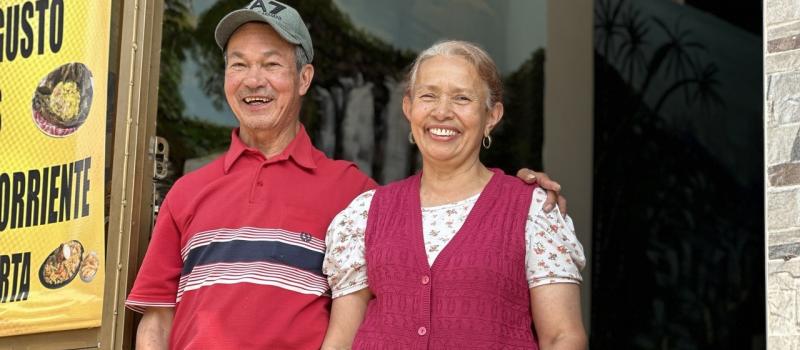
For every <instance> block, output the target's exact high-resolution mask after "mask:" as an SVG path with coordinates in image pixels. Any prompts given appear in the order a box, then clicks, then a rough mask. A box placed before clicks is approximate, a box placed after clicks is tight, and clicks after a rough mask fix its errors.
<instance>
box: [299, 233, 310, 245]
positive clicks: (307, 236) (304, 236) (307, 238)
mask: <svg viewBox="0 0 800 350" xmlns="http://www.w3.org/2000/svg"><path fill="white" fill-rule="evenodd" d="M300 239H301V240H302V241H303V242H306V243H308V242H311V234H310V233H306V232H302V233H300Z"/></svg>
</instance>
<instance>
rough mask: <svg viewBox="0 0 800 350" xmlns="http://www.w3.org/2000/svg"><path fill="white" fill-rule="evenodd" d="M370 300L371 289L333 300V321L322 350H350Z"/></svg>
mask: <svg viewBox="0 0 800 350" xmlns="http://www.w3.org/2000/svg"><path fill="white" fill-rule="evenodd" d="M370 299H372V292H370V291H369V288H364V289H361V290H359V291H357V292H355V293H352V294H347V295H344V296H341V297H338V298H336V299H333V306H332V307H331V320H330V323H328V332H327V333H326V334H325V340H324V341H323V342H322V350H349V349H350V348H351V347H352V346H353V339H354V338H355V337H356V331H358V327H359V326H361V321H363V320H364V314H365V313H366V312H367V303H368V302H369V300H370Z"/></svg>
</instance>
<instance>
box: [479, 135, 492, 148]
mask: <svg viewBox="0 0 800 350" xmlns="http://www.w3.org/2000/svg"><path fill="white" fill-rule="evenodd" d="M481 144H482V145H483V148H485V149H489V147H492V137H491V136H489V135H486V136H484V137H483V140H481Z"/></svg>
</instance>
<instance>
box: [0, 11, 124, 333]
mask: <svg viewBox="0 0 800 350" xmlns="http://www.w3.org/2000/svg"><path fill="white" fill-rule="evenodd" d="M110 11H111V4H110V2H109V1H91V0H81V1H65V0H44V1H21V0H4V1H3V2H2V3H0V337H4V336H13V335H20V334H31V333H43V332H52V331H60V330H68V329H80V328H90V327H97V326H100V321H101V317H102V307H103V287H104V279H105V274H104V271H103V269H102V268H101V266H102V265H103V264H104V261H103V260H104V257H105V235H104V225H103V220H104V213H103V207H104V203H103V200H104V192H105V190H104V163H105V153H104V152H105V142H106V140H105V134H106V132H105V131H106V119H105V112H106V104H107V101H106V99H105V97H106V96H107V93H106V92H107V89H108V86H107V80H106V77H107V76H108V51H109V25H110V22H109V21H110Z"/></svg>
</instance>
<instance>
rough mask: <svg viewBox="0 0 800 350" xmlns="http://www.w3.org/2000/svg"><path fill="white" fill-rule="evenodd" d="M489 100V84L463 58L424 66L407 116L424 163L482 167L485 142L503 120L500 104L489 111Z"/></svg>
mask: <svg viewBox="0 0 800 350" xmlns="http://www.w3.org/2000/svg"><path fill="white" fill-rule="evenodd" d="M487 96H488V88H487V86H486V83H484V82H483V80H481V78H480V77H479V76H478V71H477V70H476V69H475V67H474V66H473V65H472V64H471V63H469V62H468V61H466V60H465V59H463V58H461V57H457V56H435V57H432V58H429V59H427V60H425V61H423V62H422V64H420V66H419V68H418V69H417V76H416V81H414V82H413V87H412V90H411V91H410V92H409V96H406V97H405V98H403V112H404V113H405V115H406V118H408V121H409V123H411V132H412V133H413V134H414V141H415V142H416V144H417V147H419V150H420V153H421V154H422V157H423V160H424V161H425V162H435V163H438V164H440V165H450V166H460V165H463V164H466V163H467V162H472V161H477V159H478V155H479V154H480V146H481V139H482V138H483V137H484V135H487V134H488V133H489V131H491V129H492V128H493V127H494V126H495V125H496V124H497V123H498V122H499V121H500V118H502V115H503V105H502V104H501V103H496V104H495V105H494V106H493V107H492V108H491V109H487V107H486V101H487Z"/></svg>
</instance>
